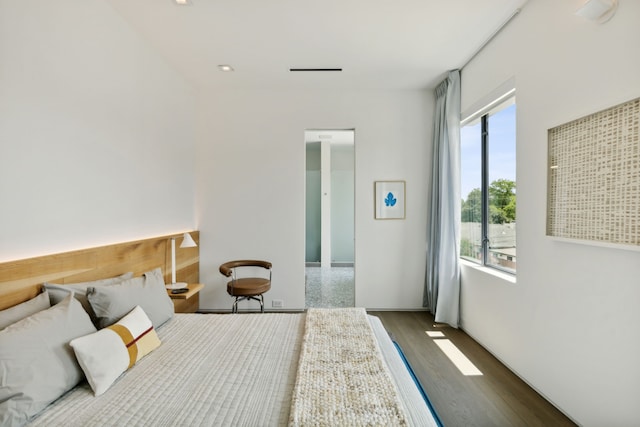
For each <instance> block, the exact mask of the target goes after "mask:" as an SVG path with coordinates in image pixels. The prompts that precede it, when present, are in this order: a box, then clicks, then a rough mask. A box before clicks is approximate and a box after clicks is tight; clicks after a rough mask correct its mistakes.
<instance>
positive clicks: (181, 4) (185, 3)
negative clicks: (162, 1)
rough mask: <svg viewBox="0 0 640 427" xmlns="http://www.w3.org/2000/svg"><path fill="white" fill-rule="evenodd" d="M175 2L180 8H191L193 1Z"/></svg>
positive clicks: (175, 0) (180, 0)
mask: <svg viewBox="0 0 640 427" xmlns="http://www.w3.org/2000/svg"><path fill="white" fill-rule="evenodd" d="M173 1H174V2H175V3H176V4H177V5H180V6H191V0H173Z"/></svg>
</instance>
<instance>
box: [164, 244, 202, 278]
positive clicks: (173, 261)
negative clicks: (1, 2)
mask: <svg viewBox="0 0 640 427" xmlns="http://www.w3.org/2000/svg"><path fill="white" fill-rule="evenodd" d="M196 246H198V245H197V244H196V242H195V241H194V240H193V237H191V234H189V233H184V234H183V236H182V243H180V247H181V248H193V247H196ZM186 287H187V283H185V282H178V283H176V238H175V237H172V238H171V283H169V284H168V285H166V288H167V289H181V288H186Z"/></svg>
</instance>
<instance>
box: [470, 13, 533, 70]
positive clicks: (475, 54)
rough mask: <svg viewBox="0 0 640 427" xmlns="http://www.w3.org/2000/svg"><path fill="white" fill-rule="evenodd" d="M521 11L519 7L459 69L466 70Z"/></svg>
mask: <svg viewBox="0 0 640 427" xmlns="http://www.w3.org/2000/svg"><path fill="white" fill-rule="evenodd" d="M521 10H522V7H519V8H517V9H516V10H514V11H513V13H512V14H511V15H509V17H508V18H507V19H506V20H505V21H504V22H503V23H502V25H500V26H499V27H498V28H497V29H496V30H495V31H494V32H493V33H491V35H490V36H489V38H488V39H487V40H485V42H484V43H482V44H481V45H480V47H479V48H478V50H476V51H475V52H474V53H473V54H472V55H471V57H470V58H469V59H467V60H466V62H465V63H464V64H463V65H462V66H461V67H460V68H459V69H460V71H462V70H463V69H464V67H466V66H467V65H468V64H469V62H471V61H472V60H473V58H475V57H476V56H477V55H478V54H479V53H480V52H482V50H483V49H484V48H485V46H486V45H488V44H489V43H490V42H491V40H493V39H494V38H495V37H496V36H497V35H498V34H500V32H501V31H502V30H503V29H504V27H506V26H507V25H508V24H509V22H511V20H512V19H513V18H515V17H516V15H517V14H519V13H520V11H521Z"/></svg>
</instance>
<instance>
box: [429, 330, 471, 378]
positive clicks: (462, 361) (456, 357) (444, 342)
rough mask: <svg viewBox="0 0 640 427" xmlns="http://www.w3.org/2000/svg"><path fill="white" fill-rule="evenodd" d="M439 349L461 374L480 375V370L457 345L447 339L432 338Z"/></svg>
mask: <svg viewBox="0 0 640 427" xmlns="http://www.w3.org/2000/svg"><path fill="white" fill-rule="evenodd" d="M433 342H435V343H436V344H437V345H438V347H440V350H442V352H443V353H444V354H445V355H446V356H447V357H448V358H449V360H451V362H453V364H454V365H456V368H458V369H459V370H460V372H462V375H466V376H478V375H482V372H480V370H479V369H478V368H476V366H475V365H474V364H473V363H471V361H470V360H469V359H468V358H467V356H465V355H464V354H463V353H462V352H461V351H460V350H459V349H458V347H456V346H455V344H453V343H452V342H451V341H449V340H448V339H436V340H433Z"/></svg>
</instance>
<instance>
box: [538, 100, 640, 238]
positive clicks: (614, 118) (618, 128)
mask: <svg viewBox="0 0 640 427" xmlns="http://www.w3.org/2000/svg"><path fill="white" fill-rule="evenodd" d="M548 144H549V146H548V162H549V163H548V179H547V186H548V188H547V235H548V236H554V237H560V238H566V239H572V240H579V241H585V242H600V243H604V244H612V245H616V246H618V245H620V247H627V248H630V249H635V250H638V249H640V98H637V99H634V100H632V101H629V102H626V103H624V104H620V105H617V106H615V107H612V108H609V109H606V110H604V111H600V112H597V113H594V114H591V115H589V116H586V117H583V118H580V119H578V120H574V121H572V122H569V123H566V124H563V125H560V126H557V127H555V128H552V129H549V130H548Z"/></svg>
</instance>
